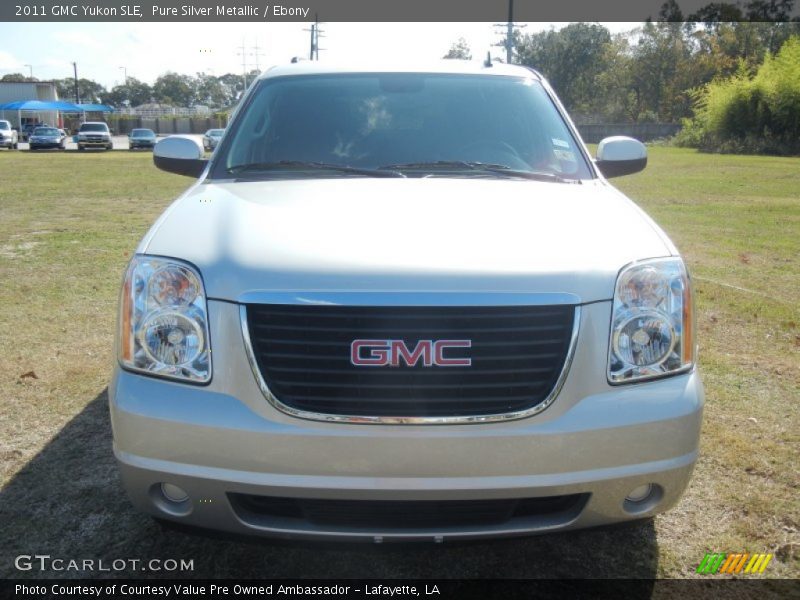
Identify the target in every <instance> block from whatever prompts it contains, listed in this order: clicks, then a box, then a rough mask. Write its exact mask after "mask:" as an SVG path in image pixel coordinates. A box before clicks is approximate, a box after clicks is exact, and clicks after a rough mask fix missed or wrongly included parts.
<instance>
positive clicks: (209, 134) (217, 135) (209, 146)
mask: <svg viewBox="0 0 800 600" xmlns="http://www.w3.org/2000/svg"><path fill="white" fill-rule="evenodd" d="M223 133H225V130H224V129H209V130H208V131H206V132H205V134H203V148H204V149H205V150H206V152H210V151H211V150H213V149H214V148H216V147H217V144H218V143H219V141H220V140H221V139H222V134H223Z"/></svg>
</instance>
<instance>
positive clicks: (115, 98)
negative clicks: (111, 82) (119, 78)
mask: <svg viewBox="0 0 800 600" xmlns="http://www.w3.org/2000/svg"><path fill="white" fill-rule="evenodd" d="M152 97H153V88H151V87H150V86H149V85H147V84H146V83H145V82H143V81H139V80H138V79H136V78H135V77H128V78H127V80H126V81H125V83H124V84H123V85H117V86H114V88H113V89H112V90H111V91H110V92H109V93H108V94H107V95H106V99H105V101H106V103H108V104H110V105H111V106H125V105H126V102H127V103H128V105H129V106H139V105H140V104H145V103H147V102H150V100H151V99H152Z"/></svg>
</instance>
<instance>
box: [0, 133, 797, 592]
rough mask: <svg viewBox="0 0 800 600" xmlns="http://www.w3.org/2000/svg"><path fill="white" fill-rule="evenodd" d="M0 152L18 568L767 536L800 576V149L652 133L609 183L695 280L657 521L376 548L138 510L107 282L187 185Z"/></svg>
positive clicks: (614, 562) (464, 557)
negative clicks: (158, 519)
mask: <svg viewBox="0 0 800 600" xmlns="http://www.w3.org/2000/svg"><path fill="white" fill-rule="evenodd" d="M0 166H2V172H3V173H4V177H3V179H4V181H3V186H2V187H0V306H2V311H0V426H1V427H2V431H3V434H2V436H0V452H1V453H2V457H3V461H2V478H3V479H2V481H3V489H2V492H1V495H0V521H2V522H3V523H4V524H5V526H4V528H3V534H2V538H0V545H1V546H2V547H3V548H4V551H3V555H4V556H3V559H2V561H1V562H2V565H3V571H2V572H3V573H4V574H5V575H6V576H10V575H21V574H19V573H16V572H15V571H14V570H13V568H12V567H11V566H10V565H11V564H12V562H13V559H12V557H13V556H15V555H16V554H19V553H30V554H33V553H37V552H38V553H47V554H51V555H53V556H62V557H71V556H74V557H79V558H104V557H105V558H108V559H109V560H110V559H113V558H115V557H143V558H149V557H173V558H179V557H188V558H194V559H195V564H196V567H195V570H196V572H195V573H194V574H195V575H199V576H214V575H218V576H219V575H223V576H224V575H229V576H249V577H259V576H292V575H294V576H303V575H306V576H331V577H338V576H351V577H365V576H375V577H404V576H406V577H407V576H414V577H437V576H450V577H457V576H464V577H494V576H517V577H536V576H542V575H547V576H551V577H553V576H555V577H557V576H559V575H562V576H594V577H604V576H631V577H648V576H664V577H690V576H693V575H694V569H695V568H696V566H697V564H698V562H699V561H700V560H701V559H702V557H703V555H704V553H705V552H707V551H715V552H740V551H748V552H772V553H774V554H776V558H775V559H773V561H772V563H771V564H770V567H769V568H768V570H767V573H766V576H772V577H797V576H798V575H800V564H798V539H799V538H798V523H799V522H800V509H799V505H798V500H797V492H798V484H800V478H799V477H798V468H797V465H798V464H800V461H799V460H798V458H799V457H798V455H799V454H800V450H799V447H800V435H799V434H798V411H799V410H800V409H798V404H799V403H800V311H799V310H798V301H797V298H798V296H800V267H799V266H798V265H800V198H799V196H800V159H786V158H766V157H751V156H718V155H708V154H700V153H697V152H694V151H691V150H685V149H675V148H665V147H658V148H652V149H651V156H650V164H649V165H648V168H647V169H646V170H645V171H644V172H643V173H642V174H639V175H635V176H631V177H626V178H621V179H619V180H616V181H615V184H616V185H618V187H620V188H621V189H622V190H623V191H625V192H626V193H627V194H628V195H629V196H630V197H631V198H633V199H634V200H635V201H637V202H638V203H639V204H640V205H641V206H642V207H643V208H644V209H645V210H646V211H647V212H648V213H649V214H650V215H652V216H653V217H654V218H655V219H656V220H657V221H658V222H659V223H660V224H661V225H662V226H663V227H664V228H665V229H666V230H667V232H668V233H669V234H670V236H671V237H672V239H673V240H674V241H675V243H676V244H677V245H678V247H679V248H680V249H681V251H682V252H683V253H684V255H685V256H686V258H687V261H688V263H689V266H690V269H691V272H692V274H693V276H694V279H695V288H696V294H697V305H698V324H699V339H700V363H701V367H702V372H703V377H704V381H705V384H706V393H707V404H706V413H705V424H704V430H703V438H702V455H701V458H700V461H699V463H698V466H697V470H696V472H695V475H694V478H693V480H692V483H691V485H690V487H689V489H688V491H687V493H686V495H685V496H684V498H683V500H682V501H681V503H680V504H679V505H678V506H677V507H676V508H675V509H673V510H672V511H670V512H668V513H666V514H664V515H661V516H659V517H658V518H657V519H656V520H655V524H654V525H653V524H649V525H648V524H645V525H641V526H635V527H632V528H622V529H612V530H597V531H585V532H576V533H569V534H560V535H551V536H544V537H541V538H533V539H527V540H514V541H503V542H496V543H491V544H477V545H469V546H458V547H453V548H440V547H437V548H433V547H431V546H422V547H420V546H414V547H412V548H410V549H407V548H399V549H395V548H392V549H386V550H381V551H378V550H377V549H375V548H374V547H373V546H367V547H358V548H357V549H352V548H345V549H342V548H338V547H336V548H329V547H323V548H321V549H320V548H312V549H307V548H306V547H303V546H300V547H288V548H286V547H280V546H270V545H267V546H264V545H263V544H262V545H255V544H254V543H241V542H229V541H215V540H207V539H205V538H198V537H192V536H187V535H183V534H178V533H171V532H163V531H161V530H160V529H158V528H157V527H155V526H154V525H153V524H152V523H151V522H150V521H149V519H148V518H146V517H144V516H143V515H140V514H138V513H136V512H134V511H133V510H132V509H131V508H130V507H129V505H128V503H127V500H126V499H125V497H124V495H123V493H122V491H121V488H120V485H119V481H118V478H117V477H118V476H117V473H116V469H115V466H114V463H113V459H112V455H111V448H110V432H109V424H108V415H107V411H106V408H105V406H104V403H105V395H104V390H105V387H106V386H107V385H108V379H109V375H110V372H111V365H112V360H113V359H112V356H111V346H112V337H113V330H114V326H115V309H116V301H117V293H118V285H119V282H120V277H121V274H122V270H123V268H124V266H125V263H126V261H127V260H128V258H129V256H130V254H131V252H132V251H133V250H134V248H135V246H136V243H137V241H138V240H139V239H140V238H141V236H142V235H143V234H144V233H145V232H146V230H147V228H148V227H149V226H150V224H151V223H152V222H153V220H154V219H155V218H156V217H157V215H158V214H159V213H160V212H161V211H162V210H163V209H164V208H165V207H166V206H167V204H168V203H169V202H170V201H171V200H172V198H174V197H175V196H176V195H178V194H179V193H180V191H181V190H182V189H184V188H185V187H187V186H188V185H189V183H190V181H189V180H188V179H186V178H182V177H178V176H173V175H168V174H164V173H161V172H159V171H157V170H156V169H155V168H154V167H153V166H152V162H151V158H150V155H149V154H146V153H144V154H138V153H137V154H129V153H126V152H111V153H99V154H94V153H92V154H77V153H75V152H67V153H63V152H62V153H45V154H34V155H31V154H28V153H25V152H0ZM619 235H624V232H620V233H619ZM32 374H33V375H32ZM598 552H599V553H600V556H598ZM33 574H34V575H36V574H37V573H33ZM29 575H30V574H29ZM66 575H72V576H74V575H75V574H70V573H67V574H66Z"/></svg>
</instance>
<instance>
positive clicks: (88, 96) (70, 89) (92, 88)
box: [54, 77, 107, 104]
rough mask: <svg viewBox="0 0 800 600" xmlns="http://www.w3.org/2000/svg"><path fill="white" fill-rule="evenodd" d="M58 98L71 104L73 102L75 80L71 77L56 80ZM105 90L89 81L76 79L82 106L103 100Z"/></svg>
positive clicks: (94, 82)
mask: <svg viewBox="0 0 800 600" xmlns="http://www.w3.org/2000/svg"><path fill="white" fill-rule="evenodd" d="M54 83H55V84H56V91H57V92H58V97H59V98H62V99H64V100H69V101H71V102H74V101H75V80H74V79H73V78H72V77H66V78H64V79H56V80H55V82H54ZM106 93H107V92H106V88H105V87H103V86H102V85H100V84H99V83H97V82H96V81H92V80H91V79H85V78H80V79H78V95H79V96H80V101H81V103H83V104H93V103H96V102H102V101H103V100H104V99H105V95H106Z"/></svg>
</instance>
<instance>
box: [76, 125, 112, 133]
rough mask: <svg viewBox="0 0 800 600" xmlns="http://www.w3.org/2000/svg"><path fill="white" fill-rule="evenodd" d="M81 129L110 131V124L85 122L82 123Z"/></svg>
mask: <svg viewBox="0 0 800 600" xmlns="http://www.w3.org/2000/svg"><path fill="white" fill-rule="evenodd" d="M80 131H103V132H105V131H108V125H106V124H105V123H84V124H83V125H81V129H80Z"/></svg>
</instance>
